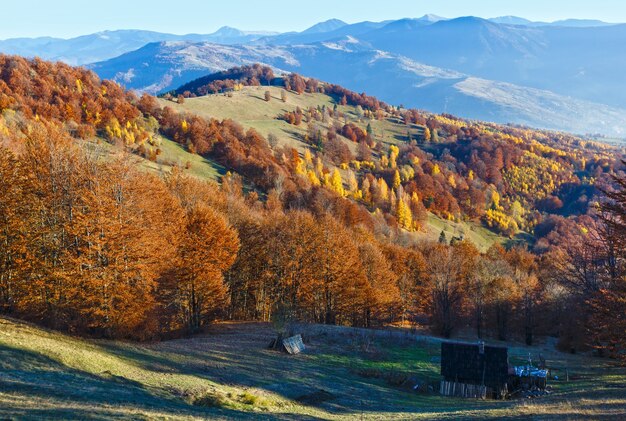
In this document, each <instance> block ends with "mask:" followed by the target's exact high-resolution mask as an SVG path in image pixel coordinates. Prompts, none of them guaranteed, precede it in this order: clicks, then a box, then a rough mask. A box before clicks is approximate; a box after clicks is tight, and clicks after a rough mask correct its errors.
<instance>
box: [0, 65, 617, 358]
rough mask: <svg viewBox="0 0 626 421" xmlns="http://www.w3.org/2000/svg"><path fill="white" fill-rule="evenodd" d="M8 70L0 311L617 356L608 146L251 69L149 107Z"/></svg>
mask: <svg viewBox="0 0 626 421" xmlns="http://www.w3.org/2000/svg"><path fill="white" fill-rule="evenodd" d="M229 75H233V77H237V78H238V79H237V80H231V79H228V76H229ZM235 75H236V76H235ZM0 77H1V80H0V107H1V108H2V117H1V118H0V138H1V141H2V143H1V146H0V183H2V184H1V186H0V187H1V188H0V194H1V195H2V197H1V200H0V214H2V215H4V216H5V217H4V218H2V219H0V241H1V242H2V243H3V244H5V245H6V247H3V248H2V249H0V259H2V262H3V265H2V266H0V271H1V272H0V275H2V276H0V311H1V312H3V313H5V314H9V315H12V316H14V317H18V318H21V319H24V320H28V321H33V322H36V323H39V324H41V325H44V326H48V327H52V328H54V329H55V330H57V331H65V332H71V333H73V334H76V335H81V336H83V337H93V338H108V339H134V340H163V339H169V338H173V337H183V336H187V335H191V334H195V333H201V332H206V331H207V330H210V328H211V326H212V324H213V323H214V322H215V321H217V320H229V321H263V322H269V321H272V322H274V323H276V324H277V325H278V326H280V325H284V324H285V323H287V324H289V323H292V322H293V321H295V320H297V321H299V322H305V323H323V324H327V325H343V326H353V327H367V328H373V327H381V326H388V325H393V324H401V325H406V324H413V325H420V326H424V325H425V326H427V328H428V329H429V330H431V331H432V332H434V333H436V334H438V335H441V336H442V337H446V338H449V337H453V336H455V335H458V334H459V333H460V332H464V331H465V330H467V329H471V331H472V332H474V333H475V335H476V337H483V338H484V337H491V338H499V339H500V340H510V339H514V340H523V341H524V342H525V343H527V344H528V345H532V344H535V343H537V342H538V341H539V342H540V341H542V340H543V338H545V337H549V336H555V337H558V341H557V346H558V347H559V348H560V349H563V350H571V351H577V352H578V351H580V352H587V351H589V349H590V347H593V348H594V349H597V350H598V351H597V352H598V353H602V352H603V353H606V355H609V356H611V357H613V358H620V356H621V355H622V354H621V350H622V349H623V345H622V342H620V341H621V340H622V339H623V338H622V337H621V336H620V335H621V333H623V329H622V328H621V326H622V325H623V324H621V322H620V320H619V319H618V320H615V319H614V318H612V317H610V318H609V317H606V314H607V311H608V312H614V311H613V310H611V309H612V308H617V309H619V308H620V307H619V306H620V299H621V298H620V297H621V296H620V294H621V289H619V286H620V285H621V284H620V279H621V278H620V277H621V276H622V274H623V273H624V272H623V270H624V262H626V260H625V259H624V256H623V255H622V253H623V251H624V250H626V248H623V247H621V246H619V244H622V243H621V242H622V241H623V238H626V236H623V235H621V234H620V233H621V232H622V230H623V227H622V226H621V225H620V224H619V221H620V219H613V218H611V217H605V215H618V217H617V218H619V215H621V213H620V212H622V210H621V208H620V207H619V206H621V205H618V204H619V203H621V202H620V201H621V200H622V196H620V195H622V194H623V193H621V190H620V189H623V186H625V185H626V181H624V177H625V174H624V163H623V162H622V161H621V160H620V158H621V157H622V156H623V150H621V149H618V148H616V147H611V146H607V145H604V144H600V143H597V142H593V141H589V140H586V139H583V138H580V137H575V136H572V135H568V134H564V133H559V132H550V131H540V130H532V129H528V128H519V127H511V126H501V125H496V124H492V123H483V122H476V121H467V120H463V119H459V118H457V117H454V116H452V115H436V114H430V113H425V112H422V111H418V110H414V109H406V108H400V107H393V106H390V105H388V104H385V103H384V102H381V101H380V100H378V99H377V98H374V97H371V96H367V95H365V94H358V93H355V92H352V91H349V90H347V89H346V88H344V87H342V86H339V85H335V84H331V83H328V82H323V81H319V80H316V79H313V78H304V77H302V76H300V75H298V74H288V75H285V74H283V75H280V76H279V77H276V75H274V74H273V71H272V69H270V68H267V67H262V66H260V65H256V66H246V67H242V68H239V69H232V70H231V71H228V72H226V73H223V74H220V75H217V76H216V75H212V76H211V77H208V78H202V79H199V80H198V81H197V82H196V83H194V84H191V85H188V86H187V87H185V88H184V89H185V90H184V91H183V92H181V93H177V94H176V96H172V95H166V96H164V98H162V99H157V98H154V97H151V96H149V95H143V96H141V97H137V96H136V95H135V94H133V93H132V92H129V91H124V90H123V89H122V88H121V87H120V86H119V85H117V84H115V83H113V82H111V81H106V80H104V81H102V80H100V79H98V78H97V76H96V75H95V74H93V73H92V72H89V71H87V70H85V69H84V68H73V67H70V66H67V65H63V64H60V63H48V62H44V61H42V60H25V59H23V58H19V57H8V56H0ZM219 78H222V79H219ZM224 78H226V79H224ZM261 81H264V82H268V83H269V84H271V85H272V86H271V87H267V86H259V84H260V83H261ZM213 91H216V92H219V93H217V94H212V95H209V96H202V97H198V96H197V95H198V94H201V93H202V92H213ZM261 92H262V96H261ZM235 118H236V119H237V120H234V119H235ZM146 168H149V169H150V170H149V171H146ZM215 181H219V184H218V183H216V182H215ZM605 194H606V195H610V197H611V198H614V199H613V200H614V202H606V199H605V198H604V197H603V195H605ZM598 203H599V204H600V205H599V206H602V208H601V209H602V211H603V214H600V215H599V214H598V212H597V211H598V209H599V208H598ZM444 221H445V222H444ZM615 221H618V222H615ZM485 227H488V228H489V229H490V230H491V231H493V232H496V233H499V234H500V236H499V237H498V236H496V235H494V234H493V233H490V232H489V231H487V229H486V228H485ZM94 233H97V234H94ZM437 234H438V235H437ZM505 237H506V238H507V239H508V240H506V242H505V245H506V246H507V247H506V248H505V247H502V245H500V244H497V243H500V242H504V238H505ZM517 240H522V242H521V244H517V245H518V246H516V244H514V243H515V242H518V241H517ZM518 243H519V242H518ZM614 244H617V245H618V247H614V246H613V245H614ZM605 253H613V254H611V255H609V254H605ZM581 265H582V268H581ZM588 265H589V266H591V267H589V266H588ZM611 265H613V266H611ZM581 270H582V271H583V272H582V273H585V274H590V277H586V276H585V277H583V278H581V277H579V276H578V274H579V273H581ZM610 276H614V277H615V278H609V277H610ZM599 282H601V283H599ZM555 291H556V292H557V293H555ZM574 312H575V313H576V314H577V315H578V316H577V317H575V318H572V317H571V314H574ZM617 314H621V313H620V312H619V311H617ZM609 321H610V324H607V323H608V322H609ZM620 332H621V333H620Z"/></svg>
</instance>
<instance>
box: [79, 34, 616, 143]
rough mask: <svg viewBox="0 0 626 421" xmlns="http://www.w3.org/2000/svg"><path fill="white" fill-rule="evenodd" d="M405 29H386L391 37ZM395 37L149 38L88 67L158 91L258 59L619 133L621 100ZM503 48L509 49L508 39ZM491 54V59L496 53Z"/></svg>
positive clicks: (501, 115)
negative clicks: (379, 42) (459, 61)
mask: <svg viewBox="0 0 626 421" xmlns="http://www.w3.org/2000/svg"><path fill="white" fill-rule="evenodd" d="M404 33H405V31H399V32H398V31H391V32H389V34H391V35H393V36H394V37H403V36H404ZM391 35H390V36H391ZM397 42H398V41H397V40H396V38H393V40H391V41H389V45H387V44H385V45H384V46H381V47H380V48H378V49H372V45H371V43H370V41H359V40H358V39H355V38H352V37H348V38H342V39H338V40H334V41H332V42H330V41H329V42H322V43H312V44H302V45H301V44H295V45H290V44H284V45H274V44H251V45H241V46H236V45H229V46H225V45H218V44H214V43H191V42H165V43H154V44H148V45H146V46H145V47H143V48H140V49H139V50H137V51H133V52H130V53H127V54H124V55H122V56H120V57H116V58H114V59H111V60H108V61H105V62H100V63H95V64H93V65H91V66H90V68H91V69H93V70H94V71H96V72H97V73H98V74H99V75H100V77H102V78H107V79H113V80H116V81H117V82H119V83H121V84H122V85H124V86H125V87H127V88H132V89H137V90H140V91H145V92H149V93H152V94H156V93H161V92H165V91H168V90H171V89H173V88H177V87H179V86H180V85H182V84H184V83H187V82H189V81H192V80H194V79H196V78H198V77H200V76H202V75H205V74H208V73H213V72H216V71H221V70H226V69H228V68H230V67H234V66H240V65H244V64H252V63H257V62H258V63H264V64H267V65H269V66H272V67H273V68H274V69H275V70H281V71H287V72H298V73H302V74H305V75H307V76H311V77H316V78H318V79H321V80H326V81H332V82H334V83H337V84H340V85H342V86H345V87H346V88H348V89H351V90H353V91H357V92H367V93H369V94H371V95H374V96H377V97H379V98H380V99H382V100H385V101H387V102H389V103H391V104H394V105H397V104H403V105H405V106H407V107H413V108H420V109H426V110H429V111H431V112H436V113H444V112H445V113H451V114H455V115H459V116H463V117H466V118H470V119H478V120H484V121H494V122H498V123H511V122H512V123H518V124H525V125H529V126H534V127H541V128H548V129H556V130H566V131H570V132H574V133H590V132H591V133H605V134H610V135H613V136H618V137H623V136H624V133H625V132H624V128H623V124H622V123H623V121H626V110H624V109H623V108H620V105H619V104H613V106H609V105H606V103H605V102H604V101H603V100H601V99H599V98H592V99H593V101H595V102H593V101H592V100H590V99H580V98H576V95H574V94H573V91H572V93H566V94H563V93H561V94H556V93H554V92H552V91H550V90H549V89H550V87H549V86H542V88H541V89H538V88H529V87H527V86H523V85H515V84H513V83H504V82H498V81H497V80H498V79H489V77H486V78H478V77H475V76H471V75H472V73H471V72H464V71H465V70H472V69H461V70H463V71H456V70H449V69H454V68H455V67H456V66H455V65H454V63H447V64H446V65H445V66H442V67H437V66H433V65H432V64H431V63H432V62H433V61H432V60H431V59H430V56H428V57H426V56H425V58H424V60H421V59H420V60H416V59H414V58H411V56H410V55H409V56H407V55H403V54H405V53H406V54H409V53H410V51H409V50H406V51H398V52H388V50H387V49H386V48H387V47H390V48H391V46H392V45H395V43H397ZM397 48H399V47H397ZM397 48H396V50H397ZM501 49H502V50H503V51H509V50H510V48H509V46H506V45H505V46H501ZM411 51H412V50H411ZM420 51H421V50H420ZM423 54H425V53H423ZM493 57H495V58H493V60H496V59H497V57H498V55H497V54H495V53H494V54H493ZM503 60H504V59H503ZM138 63H141V66H139V65H138ZM503 63H508V62H506V61H503ZM504 65H505V66H508V65H510V63H509V64H504ZM492 67H493V66H492ZM472 71H473V70H472ZM479 74H480V72H479ZM492 76H493V75H492ZM494 77H495V76H494ZM500 80H505V81H506V80H507V79H506V78H503V79H500Z"/></svg>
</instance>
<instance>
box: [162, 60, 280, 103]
mask: <svg viewBox="0 0 626 421" xmlns="http://www.w3.org/2000/svg"><path fill="white" fill-rule="evenodd" d="M274 79H275V76H274V71H273V70H272V68H271V67H268V66H262V65H260V64H253V65H250V66H241V67H233V68H231V69H228V70H224V71H222V72H217V73H213V74H210V75H208V76H203V77H201V78H198V79H195V80H193V81H191V82H189V83H186V84H184V85H183V86H181V87H180V88H178V89H176V90H175V91H174V94H175V95H183V96H184V97H186V98H193V97H195V96H202V95H208V94H217V93H219V92H224V91H227V90H233V89H235V87H237V86H239V85H240V86H260V85H270V84H271V83H272V82H273V81H274Z"/></svg>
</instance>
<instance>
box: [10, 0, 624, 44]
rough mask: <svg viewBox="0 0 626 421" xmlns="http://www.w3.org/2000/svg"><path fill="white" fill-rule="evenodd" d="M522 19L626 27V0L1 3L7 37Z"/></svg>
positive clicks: (31, 0) (282, 29) (63, 0)
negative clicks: (430, 18)
mask: <svg viewBox="0 0 626 421" xmlns="http://www.w3.org/2000/svg"><path fill="white" fill-rule="evenodd" d="M427 13H432V14H436V15H440V16H444V17H448V18H453V17H459V16H470V15H472V16H479V17H483V18H489V17H496V16H505V15H515V16H520V17H524V18H527V19H530V20H540V21H554V20H560V19H566V18H577V19H599V20H604V21H607V22H626V1H624V0H594V1H590V0H428V1H426V0H375V1H370V0H313V1H311V2H307V1H302V0H300V1H298V0H296V1H288V0H287V1H281V2H275V1H250V0H220V1H213V0H206V1H200V0H195V1H194V0H168V1H162V0H99V1H97V0H96V1H85V0H21V1H10V2H9V1H6V2H4V1H3V2H2V4H0V14H1V15H2V24H1V25H0V39H6V38H16V37H35V36H54V37H61V38H70V37H74V36H78V35H84V34H90V33H94V32H98V31H103V30H114V29H147V30H153V31H159V32H168V33H174V34H186V33H205V34H206V33H211V32H214V31H215V30H217V29H218V28H220V27H222V26H225V25H227V26H232V27H236V28H239V29H244V30H272V31H278V32H286V31H301V30H303V29H306V28H307V27H309V26H311V25H313V24H315V23H317V22H321V21H324V20H327V19H331V18H337V19H341V20H344V21H346V22H348V23H354V22H360V21H364V20H371V21H382V20H387V19H400V18H404V17H420V16H422V15H424V14H427Z"/></svg>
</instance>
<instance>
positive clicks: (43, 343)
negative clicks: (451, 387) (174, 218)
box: [0, 318, 626, 420]
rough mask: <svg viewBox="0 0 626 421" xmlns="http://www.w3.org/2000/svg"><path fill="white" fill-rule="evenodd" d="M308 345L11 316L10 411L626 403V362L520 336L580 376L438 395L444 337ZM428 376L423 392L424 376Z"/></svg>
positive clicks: (547, 412) (322, 416) (520, 409)
mask: <svg viewBox="0 0 626 421" xmlns="http://www.w3.org/2000/svg"><path fill="white" fill-rule="evenodd" d="M299 331H301V332H303V333H304V335H305V338H306V341H307V349H306V351H305V352H304V353H303V354H300V355H296V356H289V355H286V354H283V353H280V352H278V351H273V350H269V349H268V344H269V342H270V340H271V339H272V338H273V337H274V336H275V333H274V331H273V329H272V327H271V326H270V325H268V324H263V323H250V324H245V323H227V324H218V325H215V326H214V327H212V329H211V331H210V332H207V333H206V334H202V335H198V336H195V337H191V338H187V339H178V340H170V341H164V342H160V343H127V342H121V341H118V342H114V341H105V340H85V339H77V338H73V337H70V336H67V335H63V334H60V333H55V332H52V331H48V330H45V329H41V328H38V327H35V326H33V325H30V324H28V323H24V322H20V321H16V320H13V319H7V318H0V418H1V419H42V418H43V419H50V418H53V419H68V418H72V419H181V420H182V419H207V418H209V419H276V420H351V419H361V418H362V419H372V420H374V419H376V420H379V419H469V418H480V419H501V418H506V417H511V418H519V417H521V418H526V417H531V418H537V419H583V418H593V419H598V418H615V419H618V418H619V416H620V415H623V414H624V413H625V412H626V393H625V391H626V389H625V388H626V369H624V368H620V367H617V366H614V365H613V364H612V362H611V361H609V360H602V359H598V358H591V357H588V356H583V355H571V354H563V353H560V352H557V351H555V350H554V347H553V345H552V344H551V342H547V343H544V344H540V345H539V346H537V347H533V348H528V347H525V346H521V345H519V344H515V343H511V344H509V345H510V346H511V348H510V351H509V353H510V355H511V359H512V360H513V361H524V360H525V359H526V358H527V357H528V354H531V356H533V357H536V355H538V354H539V353H541V355H543V356H544V357H545V358H546V359H547V363H548V366H550V367H552V368H553V369H554V370H555V371H554V373H558V374H559V375H561V377H563V376H562V372H563V370H564V369H565V368H568V371H569V376H570V381H569V382H565V381H563V380H560V381H550V386H551V387H552V389H553V392H552V394H550V395H548V396H544V397H540V398H536V399H534V400H527V399H517V400H510V401H490V400H487V401H476V400H464V399H456V398H445V397H441V396H439V395H438V393H437V391H438V389H437V385H438V381H439V362H438V356H439V347H440V345H439V343H440V340H439V339H437V338H433V337H429V336H424V335H419V334H416V333H410V332H408V331H401V330H395V331H371V330H364V329H352V328H343V327H332V326H318V325H312V326H301V327H300V328H299ZM415 384H419V385H420V386H419V388H418V389H417V390H414V389H413V385H415Z"/></svg>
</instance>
